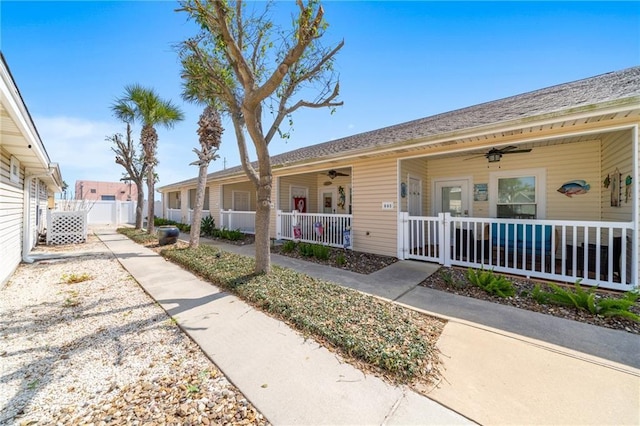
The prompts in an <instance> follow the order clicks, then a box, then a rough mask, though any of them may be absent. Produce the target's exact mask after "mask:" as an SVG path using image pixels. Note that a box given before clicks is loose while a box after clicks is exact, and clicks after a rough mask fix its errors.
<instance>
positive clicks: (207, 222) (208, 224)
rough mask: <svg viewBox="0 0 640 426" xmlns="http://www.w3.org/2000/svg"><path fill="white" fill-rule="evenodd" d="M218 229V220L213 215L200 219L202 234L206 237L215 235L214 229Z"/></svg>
mask: <svg viewBox="0 0 640 426" xmlns="http://www.w3.org/2000/svg"><path fill="white" fill-rule="evenodd" d="M215 229H216V221H215V219H214V218H212V217H211V215H209V216H207V217H203V218H202V221H200V235H204V236H205V237H211V236H213V231H214V230H215Z"/></svg>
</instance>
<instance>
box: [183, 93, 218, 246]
mask: <svg viewBox="0 0 640 426" xmlns="http://www.w3.org/2000/svg"><path fill="white" fill-rule="evenodd" d="M223 131H224V129H223V128H222V122H221V121H220V113H219V112H218V110H216V109H215V108H214V107H213V106H212V105H207V107H206V108H205V109H204V111H203V112H202V114H201V115H200V119H199V120H198V135H199V136H200V148H201V149H197V148H194V149H193V152H195V153H196V155H197V156H198V160H197V161H194V162H193V163H191V164H192V165H196V166H198V167H199V173H198V189H197V190H196V205H195V206H194V208H193V217H192V220H191V235H190V236H189V237H190V238H189V247H191V248H196V247H198V245H199V244H200V221H201V220H202V207H203V205H204V193H205V188H206V187H207V169H208V167H209V163H210V162H211V161H213V160H215V159H216V158H218V155H217V154H216V152H218V149H219V148H220V142H221V138H222V132H223Z"/></svg>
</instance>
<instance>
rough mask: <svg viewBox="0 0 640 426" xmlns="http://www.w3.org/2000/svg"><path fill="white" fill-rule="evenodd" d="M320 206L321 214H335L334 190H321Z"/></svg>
mask: <svg viewBox="0 0 640 426" xmlns="http://www.w3.org/2000/svg"><path fill="white" fill-rule="evenodd" d="M320 206H321V207H322V213H329V214H331V213H335V212H336V190H335V188H332V189H323V190H322V192H321V193H320Z"/></svg>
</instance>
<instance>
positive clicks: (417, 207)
mask: <svg viewBox="0 0 640 426" xmlns="http://www.w3.org/2000/svg"><path fill="white" fill-rule="evenodd" d="M407 204H408V206H407V207H408V208H407V210H408V211H409V216H422V181H421V180H420V179H417V178H414V177H409V199H408V201H407Z"/></svg>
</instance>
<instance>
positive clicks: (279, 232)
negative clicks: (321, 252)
mask: <svg viewBox="0 0 640 426" xmlns="http://www.w3.org/2000/svg"><path fill="white" fill-rule="evenodd" d="M351 220H352V215H349V214H324V213H298V211H297V210H294V211H293V212H290V213H288V212H283V211H282V210H278V211H277V212H276V237H277V238H278V239H282V240H295V241H303V242H308V243H316V244H324V245H327V246H331V247H341V248H348V249H352V248H353V244H352V239H351Z"/></svg>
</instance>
